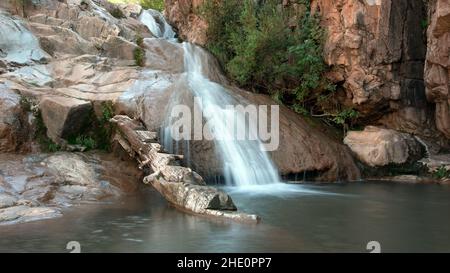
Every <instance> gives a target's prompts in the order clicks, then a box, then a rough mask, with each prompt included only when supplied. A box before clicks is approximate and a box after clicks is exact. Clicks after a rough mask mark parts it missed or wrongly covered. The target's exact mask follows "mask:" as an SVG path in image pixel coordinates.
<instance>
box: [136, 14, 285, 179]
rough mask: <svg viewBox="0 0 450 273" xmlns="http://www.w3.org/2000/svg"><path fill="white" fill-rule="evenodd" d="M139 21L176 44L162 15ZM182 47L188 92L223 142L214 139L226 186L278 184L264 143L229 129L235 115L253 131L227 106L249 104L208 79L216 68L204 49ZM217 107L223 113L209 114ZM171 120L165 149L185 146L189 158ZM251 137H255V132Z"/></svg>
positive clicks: (163, 130) (176, 100)
mask: <svg viewBox="0 0 450 273" xmlns="http://www.w3.org/2000/svg"><path fill="white" fill-rule="evenodd" d="M139 19H140V20H141V22H143V23H144V24H145V25H146V26H147V27H148V28H149V29H150V31H151V32H152V33H153V34H154V35H155V36H156V37H158V38H164V39H168V40H169V41H172V42H175V41H174V37H175V33H174V31H173V30H172V28H171V27H170V25H169V24H167V22H166V20H165V19H164V17H163V16H162V14H161V13H159V12H157V11H152V10H147V11H144V12H143V13H142V14H141V16H140V17H139ZM178 45H181V46H182V47H183V51H184V70H185V78H186V81H187V87H188V89H189V90H188V91H189V92H190V93H191V95H192V96H195V97H196V98H200V99H201V105H198V106H199V108H200V110H201V111H202V113H203V114H204V117H205V119H206V120H207V122H208V124H212V125H213V130H211V131H213V134H214V135H220V136H221V138H220V139H217V138H214V145H215V147H216V150H217V152H218V153H219V156H220V158H221V160H222V162H223V166H222V167H223V168H222V169H223V177H224V178H225V183H226V184H227V185H237V186H247V185H267V184H273V183H278V182H279V174H278V171H277V169H276V167H275V166H274V164H273V163H272V160H271V159H270V157H269V155H268V153H267V152H266V151H264V149H263V147H262V142H261V141H260V140H259V139H258V138H257V137H255V138H250V139H249V140H247V139H245V140H238V139H237V138H236V132H235V130H234V128H231V127H230V126H229V125H230V124H229V123H228V121H230V115H231V116H232V118H233V119H234V121H235V123H236V125H237V126H243V127H240V128H248V127H249V126H247V124H246V122H247V120H246V116H245V114H244V113H240V112H238V111H236V110H234V111H231V112H230V109H228V108H227V109H226V110H227V111H225V107H226V106H230V105H241V104H245V103H243V102H242V101H241V99H237V98H236V97H235V96H234V95H233V94H232V93H231V92H229V91H228V90H227V89H226V88H225V87H224V86H222V85H221V84H219V83H217V82H214V81H212V80H211V79H209V78H208V75H207V73H205V71H209V69H213V67H209V65H210V64H209V62H207V61H205V62H203V60H204V59H203V58H208V55H207V54H206V52H205V51H204V50H203V49H202V48H201V47H199V46H196V45H193V44H191V43H186V42H184V43H183V44H178ZM180 93H181V91H180V92H178V93H176V94H175V97H173V98H172V99H171V102H170V104H171V105H173V104H177V103H180V102H181V100H182V99H180V97H177V96H181V95H179V94H180ZM244 106H245V105H244ZM213 107H215V109H222V110H218V111H209V109H212V108H213ZM170 108H171V107H169V109H170ZM168 116H169V113H168V114H167V118H166V122H165V125H163V128H161V139H162V142H163V146H164V148H165V149H166V150H167V151H169V152H171V153H174V152H175V153H176V152H178V150H179V148H180V146H181V147H182V149H183V150H184V152H185V153H187V154H185V157H186V158H189V157H190V156H189V152H190V150H189V142H187V141H181V142H174V141H173V139H172V138H171V135H170V129H169V128H168V126H169V124H170V121H169V118H168ZM249 122H252V121H249ZM253 122H256V121H253ZM238 128H239V127H238ZM248 134H251V132H249V133H248ZM251 139H256V140H251ZM177 146H178V147H177Z"/></svg>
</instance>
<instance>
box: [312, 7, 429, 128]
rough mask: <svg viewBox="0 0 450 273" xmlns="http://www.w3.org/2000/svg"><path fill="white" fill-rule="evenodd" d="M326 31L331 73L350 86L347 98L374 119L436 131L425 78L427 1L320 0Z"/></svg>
mask: <svg viewBox="0 0 450 273" xmlns="http://www.w3.org/2000/svg"><path fill="white" fill-rule="evenodd" d="M312 9H313V11H314V12H319V13H320V14H321V17H322V24H323V26H324V28H325V29H326V32H327V39H326V42H325V48H324V57H325V62H326V63H327V64H328V65H329V66H330V67H331V72H330V73H329V75H328V76H329V78H330V79H331V80H332V81H333V82H335V83H338V84H339V85H341V86H342V87H343V89H344V90H345V94H346V97H345V98H342V103H343V104H346V105H348V106H352V107H355V108H356V109H358V111H359V112H360V113H361V114H362V115H363V116H364V118H366V119H367V120H368V121H369V122H379V123H382V124H384V125H386V126H388V127H390V128H394V129H398V130H402V131H406V132H409V133H415V134H419V135H428V136H430V135H432V134H433V121H432V118H431V117H430V115H429V108H430V107H431V106H429V105H428V104H427V101H426V97H425V86H424V81H423V71H424V60H425V54H426V37H425V31H424V28H423V27H422V26H421V23H422V22H423V20H424V19H425V18H426V15H425V14H426V9H425V6H424V3H423V1H422V0H412V1H409V0H398V1H397V0H395V1H391V0H386V1H379V0H364V1H357V0H345V1H343V0H335V1H325V0H315V1H312Z"/></svg>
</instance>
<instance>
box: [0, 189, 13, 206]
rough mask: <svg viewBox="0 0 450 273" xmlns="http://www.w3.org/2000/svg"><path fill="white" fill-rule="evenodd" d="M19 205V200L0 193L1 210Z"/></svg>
mask: <svg viewBox="0 0 450 273" xmlns="http://www.w3.org/2000/svg"><path fill="white" fill-rule="evenodd" d="M16 203H17V198H16V197H14V196H12V195H9V194H6V193H1V192H0V209H3V208H7V207H12V206H14V205H15V204H16Z"/></svg>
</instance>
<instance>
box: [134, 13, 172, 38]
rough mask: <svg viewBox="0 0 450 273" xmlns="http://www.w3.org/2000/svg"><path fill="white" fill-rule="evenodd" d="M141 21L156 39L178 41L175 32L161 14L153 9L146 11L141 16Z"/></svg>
mask: <svg viewBox="0 0 450 273" xmlns="http://www.w3.org/2000/svg"><path fill="white" fill-rule="evenodd" d="M139 21H141V23H143V24H144V25H146V26H147V28H148V29H149V30H150V32H151V33H152V34H153V36H155V37H156V38H163V39H167V40H171V41H177V39H176V38H175V36H176V33H175V31H173V29H172V27H171V26H170V25H169V23H167V21H166V19H165V18H164V16H163V15H162V13H161V12H159V11H156V10H152V9H149V10H144V11H142V13H141V15H140V16H139Z"/></svg>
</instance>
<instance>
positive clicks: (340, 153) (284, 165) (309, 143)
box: [116, 39, 360, 181]
mask: <svg viewBox="0 0 450 273" xmlns="http://www.w3.org/2000/svg"><path fill="white" fill-rule="evenodd" d="M145 46H146V49H147V50H146V51H147V68H149V69H151V70H150V71H147V72H145V73H142V74H141V77H140V80H138V81H136V82H135V83H134V84H133V85H132V86H131V87H130V88H129V89H128V90H127V91H126V92H124V93H123V94H122V95H121V96H120V97H119V98H118V100H117V101H116V109H118V111H119V112H123V113H124V114H127V115H129V116H131V117H136V118H139V119H141V120H142V121H143V122H144V123H145V125H146V127H147V128H148V129H149V130H155V131H156V130H159V129H160V128H161V127H162V125H163V124H164V121H165V117H166V116H167V115H168V114H170V112H169V111H170V110H171V107H172V106H173V105H176V104H184V105H187V106H189V107H193V95H192V93H191V92H190V91H189V90H190V86H189V83H188V81H187V80H186V78H185V76H184V75H183V73H184V72H185V68H184V63H183V62H179V60H180V59H182V58H183V57H184V52H183V48H182V47H183V44H173V43H169V42H167V41H163V40H161V39H145ZM198 50H200V49H198ZM197 53H198V54H199V56H200V61H201V62H202V68H203V70H204V71H202V73H203V74H205V75H207V76H208V77H209V78H210V79H211V80H213V81H215V82H217V83H220V84H222V85H224V86H225V87H226V88H227V89H228V90H229V92H230V94H231V95H232V96H234V97H236V99H237V101H238V102H240V103H241V104H243V105H247V104H253V105H268V106H269V109H270V105H273V104H275V102H274V101H273V100H271V99H270V98H269V97H267V96H264V95H258V94H254V93H250V92H246V91H244V90H241V89H239V88H236V87H234V86H231V85H229V83H228V81H227V80H226V78H225V77H224V76H223V74H222V73H221V72H220V69H219V66H218V64H217V61H216V59H215V58H213V57H212V56H211V55H210V54H208V53H207V52H205V51H204V50H201V51H200V52H197ZM174 56H176V58H174ZM268 119H269V120H270V115H269V117H268ZM327 133H329V132H327V131H326V128H325V127H323V126H321V125H320V124H319V123H317V122H314V121H308V120H305V119H303V118H302V117H300V116H299V115H298V114H296V113H294V112H293V111H291V110H289V109H287V108H286V107H285V106H280V142H279V146H278V148H277V149H276V150H275V151H273V152H271V153H270V154H271V157H272V159H273V161H274V163H275V165H276V166H277V167H278V169H279V171H280V173H281V174H283V175H290V174H302V173H304V172H306V173H311V174H314V176H315V177H313V178H314V179H317V180H325V181H336V180H339V179H347V180H356V179H359V178H360V173H359V170H358V168H357V166H356V165H355V163H354V161H353V158H352V156H351V154H350V152H349V151H348V149H347V148H346V147H345V146H344V145H342V144H341V143H340V140H338V139H333V138H332V137H330V136H329V135H327ZM189 151H190V157H189V159H190V164H192V168H193V169H194V170H196V171H197V172H198V173H199V174H201V175H202V176H203V177H205V178H206V177H214V176H216V175H220V174H221V173H222V162H221V159H220V157H219V156H218V153H217V151H216V150H215V145H214V142H213V141H207V140H201V141H191V142H190V146H189ZM179 152H180V151H179ZM308 178H309V177H308Z"/></svg>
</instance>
